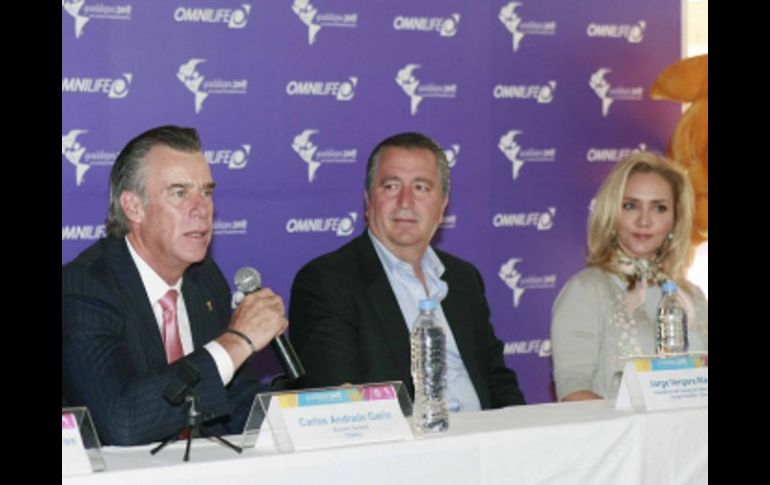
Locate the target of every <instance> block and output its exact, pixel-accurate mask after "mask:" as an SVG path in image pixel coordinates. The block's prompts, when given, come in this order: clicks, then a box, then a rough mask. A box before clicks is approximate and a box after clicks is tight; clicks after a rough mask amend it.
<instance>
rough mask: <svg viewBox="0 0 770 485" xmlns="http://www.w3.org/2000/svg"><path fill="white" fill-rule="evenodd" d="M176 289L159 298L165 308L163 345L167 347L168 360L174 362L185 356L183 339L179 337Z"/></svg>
mask: <svg viewBox="0 0 770 485" xmlns="http://www.w3.org/2000/svg"><path fill="white" fill-rule="evenodd" d="M178 295H179V293H178V292H177V291H176V290H168V292H167V293H166V294H165V295H163V298H161V299H160V300H158V301H159V302H160V306H161V308H163V346H164V347H165V348H166V360H168V363H169V364H170V363H172V362H174V361H175V360H178V359H180V358H182V357H184V350H182V339H181V338H180V337H179V324H178V323H177V320H176V297H177V296H178Z"/></svg>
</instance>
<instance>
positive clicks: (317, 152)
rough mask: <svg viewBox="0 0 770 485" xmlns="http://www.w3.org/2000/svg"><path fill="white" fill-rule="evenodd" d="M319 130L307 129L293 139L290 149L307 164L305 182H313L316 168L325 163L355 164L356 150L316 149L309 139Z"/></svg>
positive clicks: (316, 146)
mask: <svg viewBox="0 0 770 485" xmlns="http://www.w3.org/2000/svg"><path fill="white" fill-rule="evenodd" d="M318 133H320V131H319V130H314V129H308V130H303V131H302V133H300V134H299V135H297V136H295V137H294V140H293V141H292V143H291V148H292V149H293V150H294V151H295V152H297V155H299V157H300V158H301V159H302V161H303V162H305V163H307V181H308V182H313V180H315V176H316V172H317V171H318V168H319V167H320V166H321V165H323V164H325V163H356V156H357V155H358V149H356V148H321V149H319V148H318V145H316V144H315V143H314V142H313V140H312V139H311V137H313V136H314V135H316V134H318Z"/></svg>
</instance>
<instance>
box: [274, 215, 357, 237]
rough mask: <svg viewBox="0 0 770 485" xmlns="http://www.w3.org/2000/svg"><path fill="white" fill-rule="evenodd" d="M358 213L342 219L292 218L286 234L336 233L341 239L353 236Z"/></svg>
mask: <svg viewBox="0 0 770 485" xmlns="http://www.w3.org/2000/svg"><path fill="white" fill-rule="evenodd" d="M357 218H358V214H357V213H356V212H348V215H346V216H342V217H313V218H291V219H289V220H288V221H286V232H288V233H289V234H294V233H328V232H330V233H334V234H336V235H337V236H339V237H347V236H350V235H351V234H353V229H355V222H356V219H357Z"/></svg>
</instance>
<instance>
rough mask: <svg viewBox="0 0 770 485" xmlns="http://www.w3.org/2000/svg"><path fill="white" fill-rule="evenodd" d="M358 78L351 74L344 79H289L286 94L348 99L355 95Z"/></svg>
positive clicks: (338, 99) (339, 99) (340, 99)
mask: <svg viewBox="0 0 770 485" xmlns="http://www.w3.org/2000/svg"><path fill="white" fill-rule="evenodd" d="M357 84H358V78H357V77H354V76H351V77H349V78H348V79H347V80H346V81H295V80H292V81H289V82H288V83H287V84H286V94H288V95H289V96H331V97H333V98H335V99H336V100H337V101H350V100H351V99H353V96H355V95H356V85H357Z"/></svg>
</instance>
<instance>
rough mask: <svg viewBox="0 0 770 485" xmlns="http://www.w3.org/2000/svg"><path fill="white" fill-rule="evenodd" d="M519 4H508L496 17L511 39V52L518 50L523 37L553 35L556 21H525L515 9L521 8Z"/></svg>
mask: <svg viewBox="0 0 770 485" xmlns="http://www.w3.org/2000/svg"><path fill="white" fill-rule="evenodd" d="M523 5H524V4H523V3H521V2H508V3H507V4H505V5H504V6H503V7H502V8H501V9H500V12H499V13H498V15H497V18H498V19H500V22H502V23H503V25H504V26H505V28H506V29H508V32H510V33H511V36H512V37H513V52H516V51H518V50H519V46H520V45H521V40H522V39H523V38H524V36H525V35H555V34H556V21H553V20H551V21H547V22H538V21H534V20H527V21H525V20H524V19H523V18H521V17H519V14H518V13H517V12H516V9H517V8H519V7H522V6H523Z"/></svg>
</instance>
